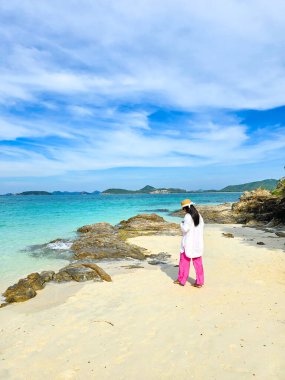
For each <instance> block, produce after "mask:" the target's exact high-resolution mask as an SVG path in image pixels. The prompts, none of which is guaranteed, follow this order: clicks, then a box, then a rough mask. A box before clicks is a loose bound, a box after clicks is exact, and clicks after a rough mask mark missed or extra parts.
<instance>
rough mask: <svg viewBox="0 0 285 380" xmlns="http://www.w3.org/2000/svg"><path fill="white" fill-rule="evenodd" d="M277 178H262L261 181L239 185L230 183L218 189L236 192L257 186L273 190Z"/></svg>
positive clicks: (249, 189) (253, 188)
mask: <svg viewBox="0 0 285 380" xmlns="http://www.w3.org/2000/svg"><path fill="white" fill-rule="evenodd" d="M277 183H278V180H277V179H264V180H263V181H256V182H249V183H243V184H241V185H230V186H226V187H224V188H223V189H221V190H219V191H229V192H235V191H236V192H238V191H241V192H243V191H251V190H255V189H257V188H262V189H265V190H274V189H275V188H276V186H277Z"/></svg>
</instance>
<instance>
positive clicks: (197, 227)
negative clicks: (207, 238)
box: [174, 199, 204, 288]
mask: <svg viewBox="0 0 285 380" xmlns="http://www.w3.org/2000/svg"><path fill="white" fill-rule="evenodd" d="M181 206H182V209H183V210H184V211H185V213H186V214H185V217H184V221H183V222H181V224H180V226H181V230H182V234H183V237H182V241H181V250H180V261H179V273H178V279H177V280H176V281H174V283H175V284H179V285H182V286H184V285H185V284H186V281H187V279H188V276H189V269H190V261H191V259H192V261H193V265H194V268H195V272H196V282H195V284H194V285H193V286H195V287H196V288H201V287H202V286H203V285H204V270H203V263H202V255H203V248H204V243H203V232H204V221H203V218H202V216H201V215H200V214H199V213H198V211H197V210H196V208H195V207H194V206H193V203H192V202H191V200H190V199H185V200H184V201H182V202H181Z"/></svg>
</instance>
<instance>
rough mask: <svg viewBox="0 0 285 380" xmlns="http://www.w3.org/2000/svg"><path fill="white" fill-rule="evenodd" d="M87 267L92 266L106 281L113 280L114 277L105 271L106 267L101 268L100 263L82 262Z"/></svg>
mask: <svg viewBox="0 0 285 380" xmlns="http://www.w3.org/2000/svg"><path fill="white" fill-rule="evenodd" d="M82 265H84V266H85V267H87V268H91V269H92V270H93V271H95V272H96V273H97V275H98V276H99V277H100V278H101V279H102V280H104V281H107V282H111V281H112V278H111V276H110V275H109V274H108V273H106V272H105V271H104V269H102V268H100V267H99V266H98V265H96V264H94V263H84V264H82Z"/></svg>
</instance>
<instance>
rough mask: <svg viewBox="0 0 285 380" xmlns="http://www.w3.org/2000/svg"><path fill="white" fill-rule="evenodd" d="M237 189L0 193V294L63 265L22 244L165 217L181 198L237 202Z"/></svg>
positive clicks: (44, 241)
mask: <svg viewBox="0 0 285 380" xmlns="http://www.w3.org/2000/svg"><path fill="white" fill-rule="evenodd" d="M239 196H240V193H205V194H198V193H196V194H194V193H193V194H153V195H152V194H151V195H148V194H145V195H138V194H137V195H101V194H98V195H60V196H59V195H57V196H55V195H54V196H52V195H51V196H7V197H4V196H1V197H0V263H1V264H0V292H1V291H3V290H4V288H3V287H5V286H7V285H8V284H11V283H13V282H14V281H16V280H17V279H18V278H19V277H22V276H25V275H26V274H28V273H30V272H33V271H40V270H47V269H57V268H59V267H62V266H63V265H65V264H66V260H63V259H60V258H59V259H58V258H55V257H56V256H57V257H61V253H60V251H58V252H59V253H58V254H55V255H54V256H53V257H50V256H47V257H45V256H44V255H41V256H40V257H34V256H33V255H31V252H30V251H29V249H27V247H29V246H31V245H35V244H44V243H46V242H48V241H50V240H53V239H56V238H72V237H74V236H75V231H76V229H77V228H78V227H79V226H81V225H84V224H90V223H96V222H103V221H104V222H109V223H112V224H115V223H118V222H119V221H120V220H122V219H127V218H129V217H131V216H133V215H136V214H138V213H142V212H149V213H150V212H156V213H157V214H159V215H161V216H164V217H165V218H166V219H168V220H173V218H171V217H170V216H168V215H167V214H168V212H158V211H156V210H157V209H168V210H169V212H171V211H174V210H177V209H179V207H180V201H181V200H182V199H184V198H186V197H187V198H189V197H190V198H191V200H193V201H194V202H195V203H197V204H219V203H224V202H234V201H237V200H238V198H239Z"/></svg>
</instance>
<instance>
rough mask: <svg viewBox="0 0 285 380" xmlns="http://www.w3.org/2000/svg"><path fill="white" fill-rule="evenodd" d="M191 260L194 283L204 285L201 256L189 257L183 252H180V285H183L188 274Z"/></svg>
mask: <svg viewBox="0 0 285 380" xmlns="http://www.w3.org/2000/svg"><path fill="white" fill-rule="evenodd" d="M191 260H192V262H193V265H194V269H195V272H196V284H197V285H204V268H203V262H202V256H200V257H195V258H192V259H190V258H189V257H187V256H186V255H185V252H183V253H180V261H179V272H178V281H179V282H180V284H181V285H185V284H186V281H187V279H188V276H189V270H190V261H191Z"/></svg>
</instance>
